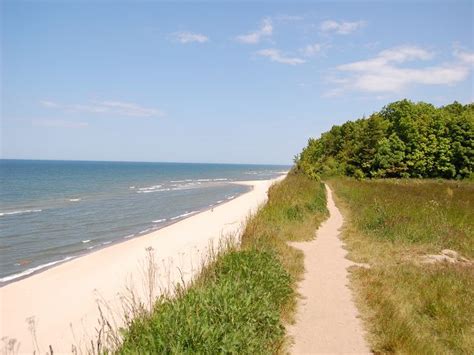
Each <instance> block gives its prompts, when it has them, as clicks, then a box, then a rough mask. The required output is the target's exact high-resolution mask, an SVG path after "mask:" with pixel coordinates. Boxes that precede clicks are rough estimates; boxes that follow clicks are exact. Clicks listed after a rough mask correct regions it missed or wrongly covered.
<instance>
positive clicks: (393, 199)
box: [329, 178, 474, 354]
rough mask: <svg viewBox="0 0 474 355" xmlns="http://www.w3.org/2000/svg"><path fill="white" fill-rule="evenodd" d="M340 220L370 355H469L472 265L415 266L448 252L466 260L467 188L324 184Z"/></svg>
mask: <svg viewBox="0 0 474 355" xmlns="http://www.w3.org/2000/svg"><path fill="white" fill-rule="evenodd" d="M329 183H330V185H331V186H332V187H333V189H334V190H335V193H336V197H337V202H338V205H339V206H340V207H342V210H343V213H344V215H345V217H346V227H345V229H344V232H343V236H344V239H345V242H346V245H347V246H348V248H349V252H350V257H351V258H353V259H355V260H356V261H360V262H365V263H368V264H370V266H371V267H370V269H357V270H355V271H354V272H353V273H352V280H353V286H354V287H355V290H356V291H357V300H358V304H359V306H360V308H361V310H362V313H363V317H364V319H365V323H366V326H367V328H368V329H369V332H370V341H371V346H372V348H373V350H374V351H375V352H377V353H410V354H463V353H466V354H467V353H472V349H474V303H473V302H472V299H474V269H473V266H472V264H461V263H460V264H450V263H437V264H433V265H427V264H424V263H421V262H420V260H421V256H423V255H426V254H433V253H434V254H437V253H440V251H441V250H442V249H446V248H448V249H454V250H455V251H457V252H458V253H460V254H461V255H463V256H465V257H468V258H470V259H472V258H473V256H474V184H473V183H472V182H453V181H442V180H383V181H380V180H371V181H356V180H353V179H347V178H338V179H333V180H330V181H329Z"/></svg>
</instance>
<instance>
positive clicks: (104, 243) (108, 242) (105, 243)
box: [102, 240, 112, 245]
mask: <svg viewBox="0 0 474 355" xmlns="http://www.w3.org/2000/svg"><path fill="white" fill-rule="evenodd" d="M110 243H112V241H111V240H109V241H107V242H103V243H102V245H107V244H110Z"/></svg>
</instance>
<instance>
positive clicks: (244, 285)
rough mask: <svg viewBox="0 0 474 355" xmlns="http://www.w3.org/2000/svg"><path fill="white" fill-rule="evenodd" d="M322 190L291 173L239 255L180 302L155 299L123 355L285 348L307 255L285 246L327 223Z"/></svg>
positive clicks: (127, 337)
mask: <svg viewBox="0 0 474 355" xmlns="http://www.w3.org/2000/svg"><path fill="white" fill-rule="evenodd" d="M325 206H326V199H325V192H324V188H323V185H322V184H321V183H318V182H316V181H314V180H310V179H308V178H307V177H305V176H303V175H289V176H288V177H287V178H286V179H285V180H284V181H283V182H282V183H280V184H278V185H276V186H273V187H272V188H271V189H270V191H269V201H268V203H267V204H266V205H265V206H264V207H263V208H262V209H260V211H259V212H258V213H257V214H256V215H255V216H253V217H252V218H251V219H250V220H249V221H248V225H247V227H246V230H245V232H244V235H243V239H242V246H241V247H240V248H239V249H233V250H230V251H228V252H226V253H224V254H221V255H219V256H218V257H217V260H216V261H215V262H214V263H213V264H212V265H210V266H209V267H208V268H206V269H205V270H204V271H203V272H202V274H201V275H200V277H199V278H198V279H197V280H196V282H195V283H194V284H193V285H192V286H191V287H190V288H189V289H188V290H186V291H185V290H181V291H180V292H178V296H177V297H176V298H171V299H170V298H163V299H161V300H158V302H157V304H156V306H155V309H154V311H153V312H152V313H151V314H146V315H143V316H142V317H139V318H137V319H135V320H134V321H133V322H132V323H131V325H130V327H129V328H128V329H127V330H125V331H124V343H123V345H122V347H121V348H120V349H119V351H118V352H119V353H135V352H140V353H148V352H149V353H223V352H225V353H246V354H257V353H258V354H265V353H277V352H280V351H282V350H283V347H284V342H285V334H284V328H283V322H284V321H288V320H291V315H292V312H293V310H294V306H295V303H296V291H295V287H296V281H297V280H298V279H299V277H300V276H301V273H302V271H303V259H302V255H301V254H300V253H299V252H297V251H296V250H294V249H292V248H290V247H288V246H287V245H286V241H287V240H304V239H311V238H312V237H313V236H314V232H315V230H316V228H317V227H318V226H319V224H320V223H321V222H322V220H324V219H325V217H326V214H327V211H326V207H325Z"/></svg>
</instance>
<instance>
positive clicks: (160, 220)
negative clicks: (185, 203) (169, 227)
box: [153, 218, 166, 223]
mask: <svg viewBox="0 0 474 355" xmlns="http://www.w3.org/2000/svg"><path fill="white" fill-rule="evenodd" d="M165 221H166V218H163V219H157V220H156V221H153V223H162V222H165Z"/></svg>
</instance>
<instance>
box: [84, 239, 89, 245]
mask: <svg viewBox="0 0 474 355" xmlns="http://www.w3.org/2000/svg"><path fill="white" fill-rule="evenodd" d="M90 241H91V240H90V239H86V240H83V241H82V242H83V243H84V244H86V243H89V242H90Z"/></svg>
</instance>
